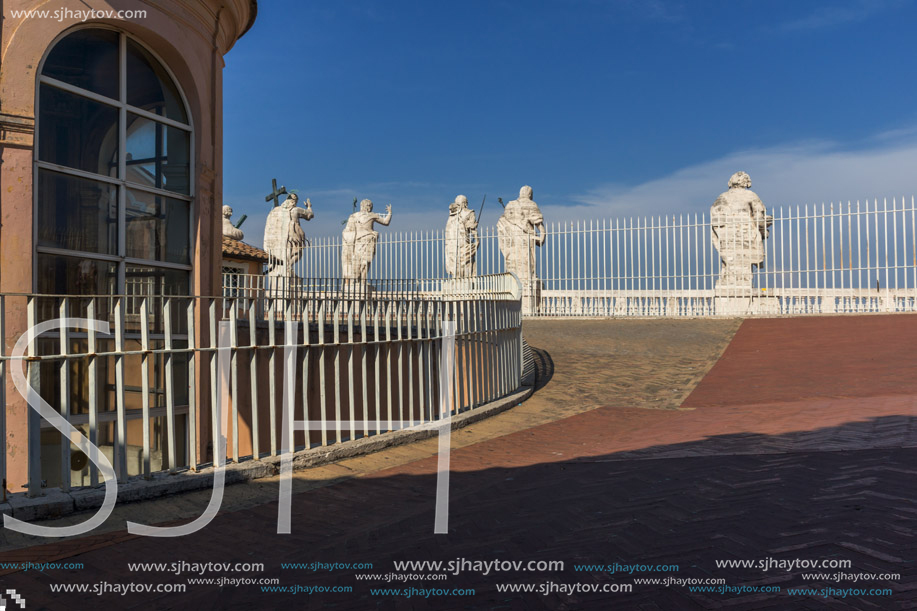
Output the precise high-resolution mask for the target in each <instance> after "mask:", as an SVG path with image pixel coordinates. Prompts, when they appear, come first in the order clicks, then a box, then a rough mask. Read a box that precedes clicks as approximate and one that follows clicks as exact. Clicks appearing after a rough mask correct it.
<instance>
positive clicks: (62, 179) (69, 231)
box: [36, 169, 118, 255]
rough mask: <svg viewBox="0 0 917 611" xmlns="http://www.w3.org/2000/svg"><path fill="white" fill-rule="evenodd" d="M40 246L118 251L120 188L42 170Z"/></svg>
mask: <svg viewBox="0 0 917 611" xmlns="http://www.w3.org/2000/svg"><path fill="white" fill-rule="evenodd" d="M36 214H37V218H36V223H37V225H38V245H39V246H54V247H57V248H66V249H68V250H83V251H87V252H94V253H102V254H111V255H116V254H118V188H117V187H115V186H114V185H110V184H107V183H103V182H97V181H95V180H88V179H86V178H78V177H76V176H68V175H66V174H61V173H59V172H52V171H51V170H45V169H40V170H39V171H38V210H37V211H36Z"/></svg>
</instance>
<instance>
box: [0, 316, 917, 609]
mask: <svg viewBox="0 0 917 611" xmlns="http://www.w3.org/2000/svg"><path fill="white" fill-rule="evenodd" d="M526 324H527V325H529V324H530V323H526ZM616 324H618V323H617V322H616V321H590V322H589V323H583V326H582V327H581V329H580V331H582V332H584V333H588V332H589V331H588V329H589V325H609V326H614V325H616ZM546 327H548V328H549V325H546ZM530 330H531V333H530V334H529V337H530V341H531V343H532V344H533V346H534V347H535V348H540V349H541V350H542V351H543V352H542V353H541V354H542V358H543V362H545V361H546V360H548V357H550V360H551V361H553V367H554V369H555V372H556V373H555V374H554V376H553V377H552V378H551V380H550V381H549V382H548V383H547V384H546V385H545V387H544V388H543V389H542V390H541V391H539V392H538V393H536V395H535V397H534V398H533V399H531V400H530V401H528V402H526V403H525V404H523V405H522V406H520V407H518V408H516V409H514V410H512V411H511V412H509V413H508V414H506V416H508V415H509V414H511V413H513V412H516V413H517V414H519V413H524V409H528V410H534V409H535V408H533V407H531V406H530V404H531V405H533V406H537V405H538V401H539V400H542V399H540V398H543V397H545V396H550V397H551V402H552V403H563V405H558V407H557V409H558V410H560V411H562V412H564V413H565V414H566V413H568V412H567V411H566V410H570V411H572V412H575V411H576V409H575V408H571V407H570V406H571V405H577V404H581V403H582V402H581V401H580V399H579V397H578V396H577V394H576V393H577V384H576V382H577V379H576V377H575V376H574V377H572V378H571V377H569V376H562V375H561V374H560V372H561V371H563V370H564V368H565V361H564V360H563V359H562V358H560V357H558V356H557V355H563V354H565V353H567V352H568V351H569V350H568V349H567V348H565V347H563V346H562V345H561V343H562V342H564V341H565V339H567V338H566V337H564V336H557V337H554V338H553V341H552V334H551V333H547V332H545V329H537V328H530ZM527 332H528V331H527ZM566 335H569V332H568V333H567V334H566ZM536 337H537V338H538V339H539V343H536V341H534V338H536ZM915 340H917V316H910V315H894V316H859V317H845V318H841V317H837V318H831V317H820V318H805V319H781V320H749V321H745V322H744V323H743V324H742V326H741V327H740V328H739V330H738V332H737V333H736V334H735V337H734V338H733V339H732V342H731V343H730V344H729V347H728V348H727V349H726V351H725V352H724V353H723V355H722V358H720V359H719V361H717V363H716V365H714V366H713V368H712V369H711V370H710V371H709V373H707V375H706V376H705V377H704V378H703V380H702V381H701V382H700V384H699V385H697V386H696V388H694V390H693V392H691V393H690V396H688V397H687V399H685V400H684V402H683V404H682V409H679V410H671V409H669V410H662V409H643V408H635V407H631V406H629V405H627V404H626V403H623V402H618V401H617V400H616V402H615V403H610V404H604V405H599V406H596V407H595V409H589V410H588V411H581V412H580V413H574V415H570V416H568V417H566V418H563V419H560V420H555V421H544V422H543V423H540V424H538V425H537V426H533V427H531V428H523V429H522V430H518V429H517V430H515V431H511V430H508V429H507V430H504V433H503V434H499V432H497V433H496V434H494V432H493V431H490V433H491V434H492V435H491V436H488V435H484V437H485V438H483V439H480V440H475V442H472V443H463V441H462V439H461V436H462V434H463V433H457V434H455V435H454V437H456V443H455V444H454V446H455V447H456V449H455V450H453V452H452V474H451V484H450V494H451V496H450V529H449V534H448V535H434V534H433V528H432V527H433V513H434V491H435V487H436V475H435V473H436V465H437V458H436V457H435V456H432V455H428V456H426V457H422V458H419V459H418V454H417V453H416V452H418V451H421V450H423V451H426V452H430V451H431V450H434V451H435V447H434V445H433V443H434V442H421V443H419V444H414V446H417V447H414V446H411V447H410V448H400V449H397V450H399V451H400V452H401V453H402V456H401V457H400V458H399V457H398V456H397V455H390V457H389V458H388V459H382V458H380V457H381V455H379V456H377V457H376V458H375V459H374V458H373V457H363V458H361V459H359V460H361V461H363V462H362V463H353V465H352V467H353V469H356V470H358V471H359V468H360V465H364V470H363V471H360V472H359V473H358V475H360V477H352V476H349V475H347V474H345V473H343V471H346V470H348V469H349V467H348V466H347V465H346V464H344V465H339V466H338V468H339V469H341V470H342V471H341V472H339V474H338V477H337V479H335V478H334V476H333V473H332V472H328V473H326V474H325V475H326V476H327V479H325V480H321V481H322V482H323V483H322V484H321V486H320V487H319V486H317V485H316V486H313V487H311V489H309V490H308V491H307V492H305V493H302V494H297V495H295V496H294V498H293V516H294V518H293V533H292V534H291V535H284V536H281V535H277V534H276V532H275V531H276V516H277V505H276V502H273V501H270V502H263V501H265V500H266V497H264V498H262V497H258V495H254V496H256V497H257V499H256V502H252V503H250V504H248V505H244V504H243V505H239V506H237V507H234V509H235V510H234V511H228V512H224V513H221V514H220V515H219V516H218V517H217V518H216V519H215V520H214V522H213V523H212V524H211V525H210V526H208V527H207V528H205V529H204V530H202V531H200V532H199V533H197V534H195V535H191V536H189V537H185V538H182V539H179V540H175V541H169V540H162V539H159V540H157V539H150V538H133V537H127V536H125V535H124V534H119V533H117V532H112V533H109V534H107V535H103V536H101V537H99V536H95V537H88V538H85V539H81V540H79V547H75V546H74V545H73V544H68V543H67V542H61V543H59V544H46V545H42V546H36V547H32V548H29V549H23V550H19V551H17V552H12V553H8V554H0V560H9V559H12V558H16V559H28V558H32V559H33V561H34V560H38V559H40V558H46V559H47V558H59V557H67V558H68V561H70V562H82V563H84V565H85V568H83V569H82V570H56V571H48V572H47V573H45V574H42V573H38V572H18V573H14V574H10V575H6V576H4V577H3V578H2V584H0V585H2V587H3V588H15V589H16V590H17V591H19V592H20V593H26V595H27V598H28V599H29V607H28V608H29V609H33V608H42V607H41V605H45V606H46V607H47V608H52V609H85V608H88V607H89V606H97V605H99V604H105V605H109V606H113V607H114V608H161V609H185V608H197V609H211V608H213V609H224V608H225V609H233V608H239V609H243V608H244V609H252V608H255V609H261V608H281V607H288V606H293V607H294V608H303V607H306V606H308V607H309V608H313V607H314V608H325V607H328V608H335V609H366V608H372V609H402V608H403V609H413V608H417V609H426V608H433V609H477V608H494V609H532V608H552V609H584V608H586V609H606V608H611V607H612V606H614V607H615V608H627V609H631V608H633V609H691V608H720V607H728V608H736V609H765V608H773V609H819V608H874V609H888V608H892V609H894V608H912V607H914V606H917V567H915V562H917V556H915V547H917V538H915V525H917V505H915V502H914V501H915V500H917V498H915V497H917V492H915V486H914V485H913V481H914V477H915V475H917V427H915V424H914V422H915V416H917V402H915V401H917V400H915V397H917V392H915V388H914V386H915V381H914V377H913V375H912V374H910V373H909V371H911V370H913V369H914V366H915V364H917V362H915V361H917V357H915V356H913V355H912V354H911V352H912V347H913V346H914V345H917V342H915ZM711 345H712V344H711ZM596 349H597V348H596ZM608 349H609V350H613V349H614V348H613V347H611V346H609V348H608ZM573 369H574V370H576V371H579V372H580V375H588V374H589V372H588V370H585V369H583V368H576V367H574V368H573ZM592 375H593V376H601V375H602V372H601V371H593V372H592ZM582 382H583V384H585V385H587V386H588V387H590V388H595V387H596V384H597V382H596V380H595V379H583V380H582ZM594 396H600V395H593V397H594ZM611 396H613V394H612V393H609V397H611ZM564 397H566V399H564ZM517 410H518V411H517ZM531 413H533V414H534V415H535V416H537V413H536V412H531ZM502 417H503V416H498V417H496V418H494V421H495V422H497V421H498V419H500V418H502ZM541 417H542V418H546V416H544V415H542V416H541ZM467 434H468V435H471V436H475V433H474V431H470V432H469V433H467ZM425 444H426V446H425ZM383 454H385V453H383ZM355 460H356V459H355ZM380 460H390V461H392V464H393V466H392V467H390V468H387V469H382V470H378V469H373V468H371V467H369V466H367V465H369V464H370V463H375V464H376V467H377V466H378V463H379V462H380ZM345 462H346V461H345ZM302 477H303V478H308V476H307V475H306V476H302ZM316 481H317V480H316ZM260 485H262V486H264V487H265V488H271V487H272V486H271V485H270V484H269V483H263V484H260ZM249 486H251V484H248V485H246V486H244V487H249ZM233 488H236V487H233ZM229 490H231V488H230V489H229ZM229 490H227V492H228V491H229ZM271 492H273V493H276V487H273V490H272V491H271ZM457 558H465V559H468V560H493V559H499V560H523V561H529V560H562V561H564V562H565V569H564V570H563V571H545V572H538V571H534V572H525V571H508V572H497V573H493V572H492V573H490V574H489V575H482V574H479V573H474V572H471V571H466V572H463V573H461V574H459V575H449V578H448V579H447V580H444V581H438V580H433V579H431V578H428V579H426V580H424V581H422V582H420V581H408V582H406V583H403V582H390V583H386V582H385V581H384V578H382V577H380V578H376V579H375V580H370V581H365V580H358V579H357V576H358V575H360V576H366V575H367V574H377V575H380V576H382V575H386V574H389V573H392V572H393V571H394V567H393V561H396V560H443V561H449V560H454V559H457ZM767 558H771V559H774V560H775V561H787V560H794V559H806V560H808V559H832V560H849V561H850V562H851V566H850V567H849V568H845V569H841V570H842V571H843V572H844V573H847V574H857V573H874V574H882V573H899V574H900V575H901V578H900V579H897V580H887V579H870V580H868V581H865V582H864V581H860V582H856V583H854V582H851V581H837V580H834V579H832V578H830V577H828V576H827V575H826V576H820V577H819V576H811V577H805V576H804V575H803V573H805V572H807V571H803V570H800V569H795V570H792V571H786V570H783V569H779V568H772V569H770V570H768V571H762V570H760V569H757V568H747V569H738V568H730V569H727V568H718V567H717V565H716V561H718V560H720V561H722V560H762V559H767ZM181 560H184V561H187V562H263V563H265V571H264V572H263V573H255V574H253V573H238V574H233V573H219V574H217V575H216V576H217V577H219V576H224V577H236V578H238V577H248V578H252V577H255V578H264V577H270V578H274V577H276V578H279V580H280V583H281V584H283V585H290V586H293V585H297V584H298V585H301V586H329V587H332V586H344V587H352V592H348V593H341V592H329V593H320V594H311V595H307V594H305V593H300V594H290V593H284V594H277V593H265V592H262V591H261V588H260V586H256V585H244V586H239V587H232V586H224V587H222V588H219V587H216V586H205V585H189V586H188V591H187V593H185V594H145V595H141V594H128V595H125V596H123V597H121V596H116V595H113V594H108V595H105V596H101V597H100V596H95V595H93V594H91V593H84V594H77V593H69V594H52V593H51V592H50V588H49V584H51V583H55V584H56V583H65V584H73V583H88V584H93V583H97V582H99V581H107V582H110V583H125V582H141V583H156V584H160V583H187V575H183V576H177V575H174V574H170V573H168V572H147V573H138V572H133V573H132V572H130V571H128V568H127V563H128V562H174V561H181ZM285 562H296V563H311V562H324V563H330V562H343V563H357V562H369V563H372V564H373V568H372V569H371V570H352V569H341V570H335V571H318V572H315V571H310V570H295V569H283V568H281V563H285ZM614 562H618V563H620V564H645V565H659V564H676V565H679V570H678V571H677V572H664V573H646V572H644V573H640V574H634V575H627V574H621V573H620V572H618V573H615V574H610V573H609V572H607V571H597V570H583V571H577V570H576V568H575V566H574V565H580V564H583V565H597V564H611V563H614ZM837 571H838V569H832V570H830V571H825V573H826V574H827V573H836V572H837ZM403 572H407V573H419V572H424V573H427V572H428V571H403ZM817 572H821V571H817ZM399 573H401V572H399ZM666 576H672V577H677V578H680V579H685V578H698V579H706V578H724V579H725V580H726V584H728V585H730V586H746V587H761V586H771V587H780V588H782V591H781V592H779V593H768V594H761V593H743V594H734V593H722V594H720V593H715V592H703V593H702V592H691V591H689V589H688V588H686V587H680V586H669V587H666V586H664V585H646V584H634V585H633V591H632V592H631V593H621V592H616V593H601V592H600V593H589V594H585V593H581V592H580V593H576V594H573V595H567V594H562V593H558V592H553V593H550V594H547V595H542V594H539V593H519V592H505V591H502V592H501V591H498V588H497V586H498V584H499V585H506V584H510V585H524V584H539V585H541V584H544V583H545V582H553V583H554V584H567V585H569V584H577V583H580V584H590V585H596V584H597V585H599V586H600V587H601V586H603V585H605V584H633V583H634V581H635V579H644V578H655V577H666ZM407 587H415V588H434V587H439V588H450V589H451V588H474V589H475V594H474V595H473V596H457V595H452V596H434V597H430V598H421V597H418V596H413V597H411V598H405V597H393V596H391V595H386V596H382V595H374V594H373V593H372V592H371V591H370V588H407ZM795 587H807V588H813V589H815V590H820V589H823V588H829V587H830V588H834V589H835V590H840V589H850V588H865V589H869V588H885V587H890V588H891V589H892V591H893V595H892V596H875V595H868V594H853V593H847V595H843V594H837V593H834V594H827V593H825V595H822V593H815V594H813V595H792V594H790V593H788V592H787V589H788V588H795Z"/></svg>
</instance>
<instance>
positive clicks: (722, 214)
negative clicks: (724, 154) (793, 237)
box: [710, 172, 774, 297]
mask: <svg viewBox="0 0 917 611" xmlns="http://www.w3.org/2000/svg"><path fill="white" fill-rule="evenodd" d="M773 222H774V219H773V217H771V216H769V215H768V214H767V212H766V210H765V208H764V204H763V203H762V202H761V199H760V198H759V197H758V196H757V195H756V194H755V192H754V191H752V190H751V178H750V177H749V176H748V174H746V173H745V172H736V173H735V174H733V175H732V176H731V177H730V179H729V190H728V191H726V192H725V193H721V194H720V196H719V197H717V198H716V201H715V202H713V206H711V208H710V225H711V227H710V229H711V231H712V234H713V246H714V248H716V250H717V252H719V254H720V261H721V266H720V276H719V278H718V279H717V282H716V292H717V296H736V297H739V296H740V297H750V296H751V295H752V272H753V268H754V267H756V266H761V265H762V264H763V263H764V240H766V239H767V237H768V235H769V234H770V232H769V231H768V227H770V226H771V224H772V223H773Z"/></svg>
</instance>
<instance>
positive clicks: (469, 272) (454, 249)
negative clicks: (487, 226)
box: [445, 195, 478, 278]
mask: <svg viewBox="0 0 917 611" xmlns="http://www.w3.org/2000/svg"><path fill="white" fill-rule="evenodd" d="M477 229H478V221H477V220H476V219H475V216H474V210H471V209H469V208H468V198H467V197H465V196H464V195H459V196H458V197H456V198H455V201H454V202H453V203H451V204H450V205H449V220H448V221H447V222H446V235H445V255H446V273H447V274H449V275H450V276H452V277H453V278H468V277H472V276H476V275H477V261H476V259H475V255H476V254H477V251H478V231H477Z"/></svg>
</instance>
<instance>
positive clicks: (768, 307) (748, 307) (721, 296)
mask: <svg viewBox="0 0 917 611" xmlns="http://www.w3.org/2000/svg"><path fill="white" fill-rule="evenodd" d="M714 311H715V312H716V314H717V315H718V316H766V315H768V314H779V313H780V301H779V300H778V299H777V298H776V297H768V296H765V295H753V294H751V293H750V291H748V290H745V291H742V292H740V291H738V290H735V289H733V290H731V291H726V290H723V291H721V290H720V289H719V288H717V290H716V298H715V299H714Z"/></svg>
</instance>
